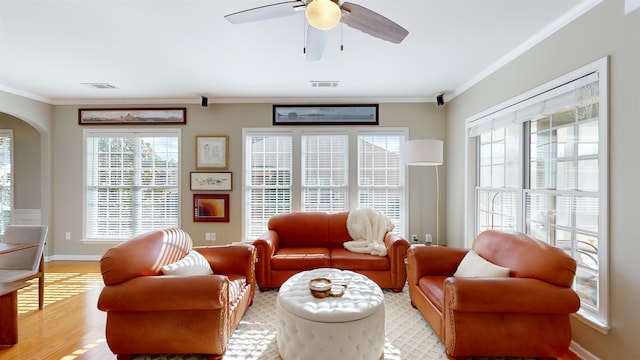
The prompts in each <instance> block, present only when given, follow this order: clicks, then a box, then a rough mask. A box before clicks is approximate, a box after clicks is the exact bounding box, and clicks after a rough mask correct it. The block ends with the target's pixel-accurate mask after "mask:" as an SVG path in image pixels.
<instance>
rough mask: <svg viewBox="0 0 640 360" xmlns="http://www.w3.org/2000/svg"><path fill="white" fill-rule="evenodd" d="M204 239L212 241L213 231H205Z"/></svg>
mask: <svg viewBox="0 0 640 360" xmlns="http://www.w3.org/2000/svg"><path fill="white" fill-rule="evenodd" d="M204 239H205V240H207V241H210V240H211V233H209V232H206V233H204Z"/></svg>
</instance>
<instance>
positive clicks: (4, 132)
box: [0, 129, 15, 238]
mask: <svg viewBox="0 0 640 360" xmlns="http://www.w3.org/2000/svg"><path fill="white" fill-rule="evenodd" d="M0 136H1V137H7V138H9V139H10V141H11V143H10V146H9V166H10V169H11V171H10V174H11V178H10V180H11V182H10V184H9V196H10V201H9V209H8V213H9V218H8V219H7V221H8V222H7V223H6V224H4V225H5V226H8V225H10V224H11V223H12V217H13V216H12V214H13V210H14V209H15V206H14V201H15V186H14V184H15V163H14V154H15V137H14V134H13V129H0ZM2 188H3V189H4V186H2ZM5 228H6V227H5ZM5 228H0V238H1V237H2V236H4V229H5Z"/></svg>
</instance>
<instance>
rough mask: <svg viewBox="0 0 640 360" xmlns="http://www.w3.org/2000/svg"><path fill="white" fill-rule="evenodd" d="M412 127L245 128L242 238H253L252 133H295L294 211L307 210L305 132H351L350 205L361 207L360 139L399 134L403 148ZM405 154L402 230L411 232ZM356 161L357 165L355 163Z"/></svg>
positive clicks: (267, 134)
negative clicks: (249, 141) (250, 226)
mask: <svg viewBox="0 0 640 360" xmlns="http://www.w3.org/2000/svg"><path fill="white" fill-rule="evenodd" d="M408 133H409V132H408V128H405V127H402V128H399V127H384V128H379V127H375V128H373V127H371V128H369V127H363V126H358V127H349V126H345V127H344V128H342V127H341V128H340V129H338V130H335V128H333V129H330V130H329V129H327V128H326V127H317V126H309V127H304V128H293V127H287V128H282V127H278V128H243V129H242V142H243V146H242V151H243V154H242V168H243V171H244V174H243V181H242V196H243V202H242V203H243V204H244V206H243V208H242V222H243V226H242V238H243V239H245V241H250V240H253V239H254V238H253V237H251V236H250V235H249V233H248V228H247V225H246V224H247V222H248V221H249V213H248V212H249V206H250V204H249V196H248V191H249V190H250V187H249V186H248V181H250V178H251V176H250V175H249V174H251V169H250V164H249V155H250V154H249V153H248V152H249V144H247V141H246V140H247V138H248V137H249V136H278V135H290V136H292V160H291V161H292V173H291V179H292V183H291V211H303V210H302V206H303V204H302V196H303V194H302V192H303V187H302V180H301V179H302V159H301V157H302V153H301V149H302V137H303V136H305V135H347V136H348V140H347V143H348V149H347V152H348V163H347V181H348V184H347V194H346V197H347V208H348V209H355V208H357V207H358V204H359V203H358V194H359V187H358V185H359V184H358V179H359V176H358V169H359V159H358V154H359V151H358V139H359V137H360V136H363V135H364V136H367V135H369V136H393V135H397V136H399V137H400V139H399V142H400V149H402V144H403V143H404V142H405V141H406V140H407V139H408ZM402 160H403V154H402V150H400V163H399V167H400V170H399V171H400V177H401V180H400V198H401V206H400V215H399V216H400V220H399V221H400V229H401V230H402V232H407V231H408V229H407V224H408V218H407V214H408V211H407V208H408V195H407V185H408V184H407V173H406V172H407V170H406V165H404V163H403V162H402ZM354 165H355V166H354ZM399 235H400V236H403V237H406V234H399Z"/></svg>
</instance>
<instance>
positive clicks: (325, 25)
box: [305, 0, 342, 30]
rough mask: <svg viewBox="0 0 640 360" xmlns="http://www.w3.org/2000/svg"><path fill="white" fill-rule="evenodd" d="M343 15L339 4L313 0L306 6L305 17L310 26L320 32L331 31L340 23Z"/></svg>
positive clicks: (324, 0) (329, 0) (327, 0)
mask: <svg viewBox="0 0 640 360" xmlns="http://www.w3.org/2000/svg"><path fill="white" fill-rule="evenodd" d="M341 16H342V13H341V11H340V6H339V5H338V4H337V2H334V1H332V0H312V1H310V2H309V3H308V4H307V6H306V11H305V17H306V18H307V21H308V22H309V25H311V26H313V27H314V28H316V29H319V30H329V29H332V28H334V27H335V26H336V25H338V24H339V23H340V17H341Z"/></svg>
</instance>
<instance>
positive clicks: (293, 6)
mask: <svg viewBox="0 0 640 360" xmlns="http://www.w3.org/2000/svg"><path fill="white" fill-rule="evenodd" d="M304 8H305V3H304V1H300V0H298V1H287V2H281V3H277V4H271V5H265V6H260V7H257V8H253V9H248V10H243V11H239V12H237V13H233V14H229V15H226V16H225V17H224V18H225V19H227V21H229V22H230V23H232V24H241V23H247V22H253V21H260V20H267V19H274V18H278V17H283V16H289V15H293V14H296V13H298V12H299V11H304Z"/></svg>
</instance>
